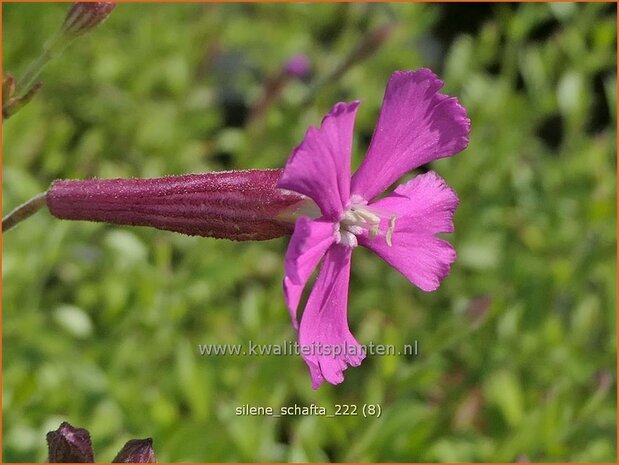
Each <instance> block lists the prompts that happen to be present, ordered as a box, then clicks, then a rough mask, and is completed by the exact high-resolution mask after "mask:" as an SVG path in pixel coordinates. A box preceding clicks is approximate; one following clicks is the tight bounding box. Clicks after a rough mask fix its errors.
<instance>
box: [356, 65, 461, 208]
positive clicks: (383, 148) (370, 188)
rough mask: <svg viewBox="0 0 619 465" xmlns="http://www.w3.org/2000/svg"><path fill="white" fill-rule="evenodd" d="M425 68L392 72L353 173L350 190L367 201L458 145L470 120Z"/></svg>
mask: <svg viewBox="0 0 619 465" xmlns="http://www.w3.org/2000/svg"><path fill="white" fill-rule="evenodd" d="M441 87H443V82H442V81H441V80H440V79H438V78H437V77H436V75H435V74H434V73H433V72H432V71H430V70H429V69H420V70H417V71H396V72H395V73H393V74H392V75H391V79H390V80H389V84H388V85H387V89H386V90H385V97H384V99H383V105H382V108H381V110H380V116H379V119H378V123H377V124H376V129H375V130H374V135H373V136H372V142H371V143H370V147H369V149H368V152H367V155H366V157H365V159H364V160H363V163H362V164H361V166H360V167H359V169H358V170H357V172H356V173H355V174H354V176H353V178H352V184H351V191H352V194H357V195H360V196H361V197H362V198H364V199H366V200H372V199H373V198H374V197H375V196H376V195H378V194H380V193H381V192H384V191H385V189H387V188H388V187H389V186H390V185H391V184H393V183H394V182H395V181H396V180H397V179H398V178H399V177H400V176H402V175H403V174H404V173H406V172H408V171H411V170H413V169H415V168H417V167H419V166H421V165H423V164H424V163H428V162H430V161H432V160H435V159H437V158H442V157H448V156H451V155H454V154H456V153H457V152H459V151H461V150H463V149H464V148H465V147H466V146H467V145H468V142H469V138H468V136H469V130H470V124H471V123H470V121H469V119H468V118H467V116H466V110H465V109H464V108H463V107H462V106H461V105H460V104H459V103H458V100H457V99H456V98H454V97H448V96H446V95H443V94H441V93H439V92H438V90H439V89H440V88H441Z"/></svg>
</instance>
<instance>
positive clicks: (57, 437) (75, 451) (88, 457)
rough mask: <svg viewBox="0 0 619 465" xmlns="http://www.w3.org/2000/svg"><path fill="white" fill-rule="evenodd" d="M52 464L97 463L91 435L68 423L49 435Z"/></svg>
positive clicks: (49, 459) (48, 441) (48, 442)
mask: <svg viewBox="0 0 619 465" xmlns="http://www.w3.org/2000/svg"><path fill="white" fill-rule="evenodd" d="M47 448H48V452H49V456H48V461H49V462H50V463H92V462H94V461H95V457H94V453H93V451H92V443H91V442H90V434H89V433H88V431H87V430H85V429H84V428H74V427H73V426H71V425H70V424H69V423H67V422H66V421H65V422H63V423H62V424H61V425H60V427H59V428H58V429H57V430H56V431H50V432H49V433H47Z"/></svg>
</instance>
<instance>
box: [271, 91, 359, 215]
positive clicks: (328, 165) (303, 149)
mask: <svg viewBox="0 0 619 465" xmlns="http://www.w3.org/2000/svg"><path fill="white" fill-rule="evenodd" d="M358 106H359V102H352V103H338V104H336V105H334V106H333V108H332V109H331V111H330V112H329V113H328V114H327V115H326V116H325V117H324V118H323V120H322V124H321V125H320V128H319V129H316V128H314V127H310V128H309V129H308V130H307V132H306V133H305V138H304V139H303V142H301V144H300V145H299V146H298V147H297V148H296V149H295V150H294V151H293V153H292V156H291V157H290V158H289V159H288V162H287V163H286V167H285V168H284V172H283V174H282V177H281V178H280V180H279V182H278V184H277V187H280V188H283V189H288V190H291V191H295V192H298V193H300V194H304V195H307V196H308V197H310V198H311V199H313V200H314V202H316V204H318V206H319V207H320V210H321V211H322V214H323V215H324V216H325V217H326V218H328V219H331V220H334V221H335V220H338V219H339V218H340V216H341V214H342V212H343V209H344V207H345V206H346V204H347V203H348V200H349V198H350V152H351V148H352V135H353V126H354V124H355V114H356V112H357V107H358Z"/></svg>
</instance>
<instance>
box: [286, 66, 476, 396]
mask: <svg viewBox="0 0 619 465" xmlns="http://www.w3.org/2000/svg"><path fill="white" fill-rule="evenodd" d="M442 86H443V83H442V81H440V80H439V79H438V78H437V77H436V75H435V74H434V73H433V72H432V71H430V70H428V69H420V70H417V71H397V72H395V73H393V75H392V76H391V79H390V80H389V83H388V85H387V89H386V91H385V97H384V100H383V105H382V108H381V111H380V116H379V119H378V124H377V125H376V129H375V130H374V135H373V137H372V141H371V143H370V147H369V149H368V152H367V155H366V157H365V159H364V160H363V163H362V164H361V166H360V167H359V169H358V170H357V172H356V173H355V174H354V175H353V176H352V178H351V177H350V152H351V145H352V131H353V125H354V120H355V113H356V111H357V107H358V106H359V102H358V101H357V102H352V103H338V104H336V105H335V106H334V107H333V108H332V109H331V111H330V112H329V113H328V114H327V115H326V116H325V118H324V119H323V120H322V124H321V126H320V128H318V129H317V128H314V127H310V128H309V130H308V131H307V132H306V134H305V138H304V139H303V142H302V143H301V144H300V145H299V146H298V147H297V148H296V149H295V150H294V152H293V154H292V156H291V157H290V159H289V160H288V163H287V164H286V167H285V168H284V172H283V174H282V176H281V178H280V180H279V182H278V184H277V186H278V187H280V188H283V189H288V190H291V191H295V192H298V193H300V194H303V195H306V196H308V197H310V198H311V199H312V200H313V201H314V202H315V203H316V204H317V205H318V206H319V208H320V211H321V213H322V216H320V217H317V218H309V217H300V218H299V219H298V220H297V221H296V224H295V229H294V233H293V235H292V238H291V240H290V244H289V246H288V251H287V252H286V261H285V277H284V292H285V296H286V301H287V305H288V308H289V310H290V315H291V317H292V322H293V325H294V326H295V328H297V329H298V330H299V336H298V337H299V345H300V347H301V349H302V355H303V358H304V359H305V361H306V363H307V364H308V366H309V369H310V374H311V377H312V387H313V388H314V389H317V388H318V387H319V386H320V385H321V384H322V383H323V382H324V381H328V382H329V383H332V384H339V383H341V382H342V381H343V380H344V375H343V371H344V370H345V369H346V368H348V366H349V365H350V366H358V365H359V364H360V363H361V361H362V360H363V358H364V357H365V354H364V351H363V348H362V347H361V346H360V345H359V343H358V342H357V340H356V339H355V338H354V336H353V335H352V334H351V332H350V330H349V328H348V322H347V301H348V283H349V279H350V259H351V254H352V250H353V249H354V248H355V247H357V245H362V246H364V247H367V248H368V249H370V250H372V251H373V252H375V253H376V254H377V255H378V256H379V257H381V258H382V259H383V260H385V261H386V262H387V263H389V264H390V265H391V266H393V267H394V268H395V269H397V270H398V271H399V272H400V273H402V274H403V275H404V276H405V277H406V278H408V279H409V280H410V281H411V282H412V283H413V284H414V285H416V286H417V287H419V288H420V289H422V290H424V291H434V290H436V289H437V288H438V286H439V284H440V281H441V280H442V279H443V278H445V276H447V274H448V273H449V269H450V266H451V264H452V263H453V262H454V260H455V258H456V253H455V251H454V249H453V247H452V246H451V244H450V243H449V242H447V241H445V240H443V239H439V238H437V237H436V234H438V233H448V232H452V231H453V220H452V218H453V213H454V211H455V209H456V207H457V205H458V197H457V195H456V193H455V192H454V191H453V190H452V189H451V188H450V187H449V186H448V185H447V184H446V183H445V181H444V180H443V179H442V178H441V177H439V176H438V175H437V174H436V173H434V172H432V171H431V172H428V173H425V174H422V175H420V176H417V177H415V178H414V179H412V180H411V181H409V182H407V183H405V184H401V185H399V186H398V187H397V188H396V189H395V190H394V191H393V192H392V193H391V194H389V195H388V196H386V197H384V198H380V199H378V198H377V196H379V195H380V194H381V193H383V192H384V191H385V190H386V189H387V188H388V187H389V186H391V185H392V184H393V183H394V182H395V181H396V180H398V178H399V177H400V176H402V175H403V174H404V173H407V172H408V171H411V170H413V169H415V168H417V167H419V166H421V165H423V164H425V163H428V162H430V161H432V160H436V159H438V158H443V157H449V156H451V155H454V154H456V153H457V152H459V151H461V150H463V149H464V148H465V147H466V146H467V144H468V135H469V128H470V121H469V119H468V118H467V116H466V111H465V109H464V108H463V107H462V106H460V104H459V103H458V101H457V100H456V99H455V98H453V97H448V96H446V95H443V94H440V93H439V92H438V90H439V89H440V88H441V87H442ZM323 257H324V260H323V263H322V266H321V269H320V272H319V274H318V278H317V279H316V282H315V284H314V287H313V289H312V291H311V293H310V295H309V299H308V301H307V305H306V307H305V310H304V312H303V316H302V318H301V324H300V327H299V325H298V323H297V308H298V306H299V301H300V299H301V294H302V292H303V288H304V287H305V285H306V283H307V281H308V279H309V277H310V275H311V274H312V272H313V270H314V269H315V268H316V266H317V265H318V263H319V262H320V260H321V259H322V258H323Z"/></svg>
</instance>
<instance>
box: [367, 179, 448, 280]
mask: <svg viewBox="0 0 619 465" xmlns="http://www.w3.org/2000/svg"><path fill="white" fill-rule="evenodd" d="M370 206H371V207H373V208H375V209H377V210H380V211H383V212H388V213H390V214H395V215H396V216H397V219H396V221H395V229H394V231H393V233H392V237H391V241H392V245H391V246H389V245H388V244H387V242H386V240H385V237H384V236H378V237H375V238H373V239H369V238H368V237H367V236H366V237H359V243H360V244H361V245H363V246H364V247H367V248H369V249H371V250H372V251H374V252H375V253H376V254H377V255H379V256H380V257H381V258H382V259H383V260H385V261H386V262H387V263H389V264H390V265H391V266H393V267H394V268H396V269H397V270H398V271H399V272H400V273H402V274H403V275H404V276H406V278H408V279H409V280H410V281H411V282H412V283H413V284H415V285H416V286H417V287H419V288H420V289H422V290H424V291H427V292H430V291H434V290H436V289H437V288H438V286H439V284H440V282H441V280H442V279H443V278H445V277H446V276H447V275H448V274H449V269H450V267H451V264H452V263H453V262H454V261H455V259H456V252H455V250H454V248H453V247H452V246H451V244H450V243H449V242H447V241H445V240H443V239H439V238H437V237H435V236H434V235H435V234H438V233H446V232H452V231H453V214H454V211H455V209H456V207H457V206H458V196H457V195H456V193H455V192H454V191H453V190H452V189H451V188H450V187H449V186H448V185H447V184H446V183H445V181H444V180H443V179H442V178H441V177H440V176H438V175H437V174H436V173H434V172H432V171H430V172H428V173H426V174H423V175H420V176H417V177H416V178H414V179H412V180H411V181H409V182H408V183H406V184H403V185H401V186H398V188H397V189H396V190H395V192H394V193H393V194H392V195H390V196H388V197H385V198H384V199H381V200H379V201H377V202H375V203H373V204H371V205H370ZM384 223H385V224H382V225H381V228H382V229H383V230H386V229H387V227H388V225H387V224H386V223H387V221H385V222H384Z"/></svg>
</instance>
